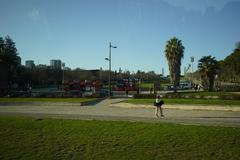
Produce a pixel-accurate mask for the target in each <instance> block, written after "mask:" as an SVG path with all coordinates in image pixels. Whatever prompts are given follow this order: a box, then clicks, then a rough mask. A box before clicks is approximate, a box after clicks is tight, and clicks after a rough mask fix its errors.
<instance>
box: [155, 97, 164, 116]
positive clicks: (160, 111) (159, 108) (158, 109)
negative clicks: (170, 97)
mask: <svg viewBox="0 0 240 160" xmlns="http://www.w3.org/2000/svg"><path fill="white" fill-rule="evenodd" d="M163 104H164V102H163V100H161V99H160V96H157V98H156V100H155V106H156V109H155V115H156V116H157V117H160V115H161V117H164V115H163V109H162V105H163Z"/></svg>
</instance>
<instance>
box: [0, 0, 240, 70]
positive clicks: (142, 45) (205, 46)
mask: <svg viewBox="0 0 240 160" xmlns="http://www.w3.org/2000/svg"><path fill="white" fill-rule="evenodd" d="M0 19H1V25H0V36H2V37H3V36H7V35H9V36H10V37H11V38H12V39H13V40H14V41H15V42H16V47H17V49H18V52H19V53H20V57H21V58H22V61H23V62H25V61H26V60H34V61H35V64H36V65H37V64H48V63H49V60H50V59H61V60H62V61H63V62H65V63H66V67H70V68H72V69H74V68H83V69H95V68H101V67H102V68H103V69H104V70H107V69H108V62H106V61H105V60H104V59H105V58H106V57H108V49H109V48H108V44H109V42H110V41H111V42H112V44H113V45H115V46H117V48H116V49H113V50H112V69H113V70H118V69H119V68H122V70H123V71H124V70H129V71H131V72H132V71H135V72H136V71H137V70H142V71H151V70H153V71H155V72H156V73H161V72H162V68H164V72H165V75H167V74H168V65H167V60H166V58H165V55H164V48H165V45H166V41H168V40H169V39H170V38H172V37H174V36H176V37H177V38H179V39H180V40H182V44H183V45H184V46H185V52H184V59H183V61H182V66H181V70H182V72H181V73H182V74H183V73H184V67H187V66H188V64H189V63H190V57H192V56H193V57H194V60H195V62H194V70H195V69H196V68H197V61H198V60H199V59H200V58H201V57H202V56H206V55H212V56H215V57H216V59H217V60H222V59H224V58H225V57H226V56H228V55H229V54H230V53H231V52H232V51H233V49H234V47H235V46H234V45H235V43H236V42H237V41H240V38H239V35H240V30H239V28H240V22H239V19H240V0H201V1H194V0H181V1H179V0H132V1H128V0H116V1H112V0H101V1H99V0H72V1H66V0H58V1H57V0H53V1H47V0H41V1H39V0H23V1H18V0H11V1H9V0H1V6H0Z"/></svg>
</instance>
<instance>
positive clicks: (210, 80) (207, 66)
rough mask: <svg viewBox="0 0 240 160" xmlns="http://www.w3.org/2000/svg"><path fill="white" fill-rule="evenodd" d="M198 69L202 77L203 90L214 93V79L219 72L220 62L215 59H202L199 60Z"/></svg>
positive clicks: (205, 57)
mask: <svg viewBox="0 0 240 160" xmlns="http://www.w3.org/2000/svg"><path fill="white" fill-rule="evenodd" d="M198 69H199V72H200V75H201V81H202V85H203V88H204V89H205V90H208V91H213V87H214V79H215V76H216V74H217V70H218V62H217V60H216V59H215V57H212V56H204V57H202V58H201V59H200V60H199V63H198Z"/></svg>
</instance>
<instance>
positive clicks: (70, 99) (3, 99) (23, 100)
mask: <svg viewBox="0 0 240 160" xmlns="http://www.w3.org/2000/svg"><path fill="white" fill-rule="evenodd" d="M92 100H96V99H95V98H0V102H88V101H92Z"/></svg>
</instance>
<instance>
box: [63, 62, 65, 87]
mask: <svg viewBox="0 0 240 160" xmlns="http://www.w3.org/2000/svg"><path fill="white" fill-rule="evenodd" d="M64 69H65V63H62V70H63V74H62V83H64V81H65V80H64V78H65V77H64Z"/></svg>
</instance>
